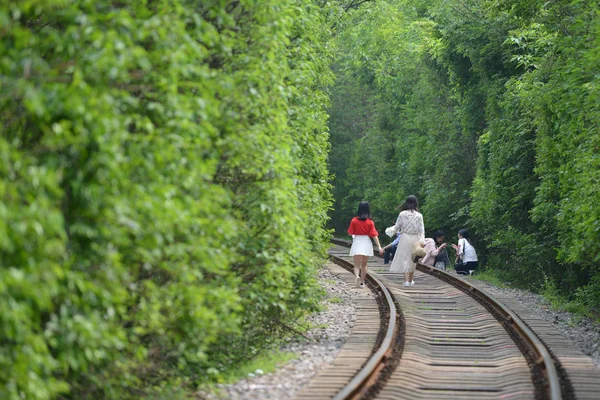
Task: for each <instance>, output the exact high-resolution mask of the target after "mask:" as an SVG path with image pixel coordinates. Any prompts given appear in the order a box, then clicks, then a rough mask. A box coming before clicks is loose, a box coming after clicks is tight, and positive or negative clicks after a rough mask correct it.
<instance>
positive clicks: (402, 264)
mask: <svg viewBox="0 0 600 400" xmlns="http://www.w3.org/2000/svg"><path fill="white" fill-rule="evenodd" d="M396 232H400V233H401V234H402V235H401V236H400V241H399V242H398V248H397V249H396V254H395V255H394V260H393V261H392V265H391V266H390V272H400V273H405V272H414V270H415V267H416V266H417V264H415V263H414V262H413V261H412V259H411V252H412V246H413V244H414V243H415V242H422V241H424V240H425V226H424V225H423V215H421V213H420V212H418V211H410V210H405V211H401V212H400V214H399V215H398V219H397V220H396V225H394V226H393V227H390V228H388V229H386V230H385V233H386V234H388V235H390V234H391V235H393V234H395V233H396Z"/></svg>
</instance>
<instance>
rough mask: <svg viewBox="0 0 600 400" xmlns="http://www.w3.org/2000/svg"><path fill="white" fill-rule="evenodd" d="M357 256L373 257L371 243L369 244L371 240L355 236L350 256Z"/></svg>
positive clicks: (366, 236)
mask: <svg viewBox="0 0 600 400" xmlns="http://www.w3.org/2000/svg"><path fill="white" fill-rule="evenodd" d="M359 254H360V255H363V256H372V255H373V242H371V238H370V237H369V236H368V235H356V236H354V239H352V247H350V255H351V256H356V255H359Z"/></svg>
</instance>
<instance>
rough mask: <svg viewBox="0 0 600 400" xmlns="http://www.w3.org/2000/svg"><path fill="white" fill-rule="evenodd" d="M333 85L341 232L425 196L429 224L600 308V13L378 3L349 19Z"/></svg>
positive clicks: (551, 5) (510, 271) (490, 4)
mask: <svg viewBox="0 0 600 400" xmlns="http://www.w3.org/2000/svg"><path fill="white" fill-rule="evenodd" d="M338 42H339V47H338V51H337V57H336V64H335V71H336V74H337V76H338V79H337V83H336V85H335V87H334V88H333V91H332V107H331V122H330V133H331V136H332V153H331V157H330V164H331V167H330V169H331V171H332V172H333V173H334V174H335V181H334V187H335V189H334V197H335V211H334V212H333V214H332V217H333V218H332V220H333V221H335V224H336V225H335V229H336V231H338V232H343V231H344V230H345V227H346V225H347V222H348V220H349V218H350V217H351V216H352V215H353V213H354V212H355V210H354V209H355V207H356V204H357V202H358V201H359V200H362V199H366V200H369V201H371V203H372V205H373V209H374V214H375V215H374V217H375V222H376V224H378V226H381V227H384V226H385V225H389V224H391V223H392V222H393V221H394V218H395V215H396V211H395V210H394V206H396V205H397V204H399V203H400V202H401V201H402V199H403V198H404V197H405V196H406V195H408V194H415V195H417V196H418V197H419V199H420V201H421V205H422V211H423V213H424V217H425V223H426V228H427V229H428V230H429V232H432V230H435V229H440V228H442V229H445V230H446V232H447V233H448V236H451V237H452V238H453V239H455V233H456V232H457V230H458V229H459V228H462V227H469V228H470V229H471V231H472V233H473V234H474V237H475V239H476V242H477V246H476V247H477V248H478V251H479V253H480V256H481V258H482V260H483V263H484V265H485V266H486V267H487V268H489V269H491V270H493V271H495V273H497V274H499V275H500V276H502V277H504V278H506V279H510V280H513V281H515V282H516V283H518V284H521V285H528V284H529V285H532V286H537V287H538V288H539V287H540V286H541V285H543V284H544V282H546V286H547V287H550V288H557V290H559V291H561V292H562V293H563V295H568V296H570V297H571V298H572V299H574V300H575V301H576V302H577V303H578V304H580V305H584V306H587V307H588V310H591V309H593V310H598V309H599V308H600V151H599V150H600V134H599V132H600V131H599V128H600V101H599V99H600V75H599V74H598V72H599V71H600V53H599V51H600V6H599V5H598V3H597V2H587V1H571V0H568V1H566V0H565V1H560V0H559V1H551V2H548V1H544V0H525V1H523V0H519V1H516V0H493V1H492V0H489V1H488V0H486V1H479V0H449V1H448V0H427V1H424V0H379V1H374V2H369V3H366V4H365V5H364V6H363V7H362V8H361V9H359V10H357V11H354V12H353V13H352V14H351V16H350V17H349V19H348V20H347V21H345V24H344V26H343V27H342V28H341V30H340V34H339V36H338Z"/></svg>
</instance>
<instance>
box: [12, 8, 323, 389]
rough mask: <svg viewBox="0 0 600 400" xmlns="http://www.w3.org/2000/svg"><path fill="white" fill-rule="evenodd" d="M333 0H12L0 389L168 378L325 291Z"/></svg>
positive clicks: (260, 333) (234, 356)
mask: <svg viewBox="0 0 600 400" xmlns="http://www.w3.org/2000/svg"><path fill="white" fill-rule="evenodd" d="M325 11H326V10H324V9H321V8H319V7H317V6H315V5H314V4H313V2H312V1H310V0H289V1H283V2H282V1H275V0H272V1H263V2H254V1H242V2H235V3H231V4H225V2H222V1H207V2H200V3H198V2H192V1H188V0H179V1H174V2H162V1H159V2H140V1H132V2H117V1H87V0H86V1H79V2H75V1H69V0H51V1H44V2H40V1H34V0H31V1H18V2H17V1H10V2H8V3H5V4H4V5H3V6H0V24H1V26H2V31H3V36H2V38H0V49H1V50H0V73H1V75H2V81H1V92H0V104H1V110H2V111H1V113H0V119H1V121H2V125H1V129H2V137H1V138H0V157H1V162H0V171H1V174H2V185H1V186H0V188H1V189H0V196H1V199H2V201H1V203H0V213H1V215H2V217H3V218H2V219H1V220H2V225H1V226H2V233H3V235H2V239H0V243H1V245H0V257H1V261H2V265H3V267H2V269H0V308H1V309H2V310H3V311H2V313H1V314H2V316H1V317H0V323H1V327H0V338H1V342H2V344H1V345H0V370H1V371H2V372H1V373H0V385H2V386H1V387H2V388H1V389H0V397H1V398H6V399H18V398H31V399H51V398H56V397H57V396H59V395H61V396H65V397H68V398H141V397H144V396H154V397H156V396H160V393H161V390H162V389H161V388H163V387H166V385H165V382H176V383H177V384H181V385H185V384H187V383H189V382H188V381H193V382H202V381H205V380H207V379H213V378H216V377H218V376H219V374H221V373H222V372H223V371H225V370H227V369H228V368H229V367H230V366H231V365H232V364H233V363H235V362H239V360H241V359H244V358H248V357H249V356H251V355H252V354H253V350H252V349H256V348H260V347H261V346H264V345H265V344H266V343H267V342H269V341H270V340H273V335H275V336H276V335H277V334H278V333H280V332H281V331H282V328H281V326H282V324H286V323H290V322H291V321H294V320H295V319H296V318H297V317H298V315H300V314H302V313H304V312H306V310H310V309H311V308H314V307H315V306H316V291H315V285H314V274H313V272H314V268H315V261H316V260H317V259H318V258H319V257H320V256H321V255H322V254H323V249H324V246H325V245H324V242H325V240H324V239H325V238H326V237H327V232H326V231H325V230H324V229H323V224H324V221H325V219H326V210H327V209H328V207H329V203H330V200H329V192H328V190H329V183H328V176H327V170H326V166H325V157H326V153H327V149H328V144H327V131H326V127H325V124H326V114H325V112H324V108H325V106H326V105H327V96H326V95H325V93H324V92H323V87H324V85H326V84H327V83H328V82H329V80H330V73H329V71H328V61H327V60H328V51H329V50H328V48H327V43H328V42H327V39H328V35H329V31H328V29H327V24H326V21H325V19H324V14H325ZM292 16H294V18H292ZM227 342H230V343H233V345H232V346H230V347H224V346H225V344H226V343H227ZM247 342H250V343H252V346H244V344H245V343H247ZM244 348H245V349H249V350H250V351H248V352H246V353H244V352H242V349H244ZM232 350H233V351H232ZM165 390H167V389H165ZM169 390H170V389H169Z"/></svg>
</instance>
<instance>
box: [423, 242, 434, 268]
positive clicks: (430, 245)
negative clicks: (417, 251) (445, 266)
mask: <svg viewBox="0 0 600 400" xmlns="http://www.w3.org/2000/svg"><path fill="white" fill-rule="evenodd" d="M425 251H426V254H425V257H423V259H422V260H421V263H423V264H426V265H428V264H427V262H429V260H431V259H432V258H435V256H436V255H437V251H436V249H435V242H434V241H432V240H428V241H427V242H425ZM434 251H436V255H434V254H433V252H434Z"/></svg>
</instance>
